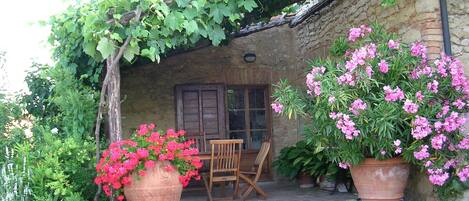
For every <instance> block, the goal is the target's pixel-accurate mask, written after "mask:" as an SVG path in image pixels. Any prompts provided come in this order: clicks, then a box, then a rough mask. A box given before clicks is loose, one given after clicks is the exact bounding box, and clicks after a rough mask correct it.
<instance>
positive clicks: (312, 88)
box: [306, 67, 326, 96]
mask: <svg viewBox="0 0 469 201" xmlns="http://www.w3.org/2000/svg"><path fill="white" fill-rule="evenodd" d="M325 71H326V68H324V67H313V68H312V69H311V72H309V73H308V74H307V75H306V86H307V87H308V94H309V95H313V94H314V95H316V96H319V95H321V81H318V80H316V79H317V78H318V77H319V76H320V75H322V74H324V72H325Z"/></svg>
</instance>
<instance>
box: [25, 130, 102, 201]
mask: <svg viewBox="0 0 469 201" xmlns="http://www.w3.org/2000/svg"><path fill="white" fill-rule="evenodd" d="M36 131H37V132H36V133H38V135H41V136H43V138H42V139H41V140H40V141H36V142H35V145H34V146H35V147H34V148H35V150H34V151H35V152H34V161H35V162H34V164H33V167H34V168H33V171H32V184H33V185H32V190H33V196H34V198H35V200H91V199H92V198H93V197H94V193H93V192H94V191H95V190H96V189H95V186H94V185H93V177H94V176H95V174H94V162H93V161H94V160H95V159H94V158H93V154H94V150H95V147H94V143H93V141H92V139H91V138H86V139H83V140H81V139H77V138H73V137H66V138H62V137H60V135H57V134H52V133H51V132H50V131H49V129H46V128H44V127H39V128H36Z"/></svg>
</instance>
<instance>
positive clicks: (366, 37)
mask: <svg viewBox="0 0 469 201" xmlns="http://www.w3.org/2000/svg"><path fill="white" fill-rule="evenodd" d="M332 47H333V49H332V50H331V52H332V53H333V57H331V58H326V59H316V60H314V61H312V62H311V63H310V67H309V69H308V71H307V74H306V76H305V77H306V82H305V85H306V86H305V87H306V90H298V89H294V88H293V87H291V86H290V85H289V84H288V82H287V81H285V80H284V81H281V82H280V83H279V84H277V85H276V86H275V88H276V89H275V92H274V97H275V100H276V102H275V103H274V104H273V105H272V106H273V109H274V110H277V111H278V112H281V113H283V114H284V115H287V116H291V115H292V114H293V115H297V114H299V115H306V116H308V117H309V118H311V124H312V125H313V127H312V128H313V129H314V132H313V133H317V134H316V135H317V136H315V137H317V138H319V139H320V141H321V142H322V143H323V146H325V147H327V150H326V151H327V155H328V156H329V157H330V158H331V159H332V160H334V161H335V162H337V163H339V165H340V166H341V167H347V166H348V165H350V164H358V163H360V162H361V161H362V160H363V159H364V158H367V157H372V158H376V159H379V160H383V159H388V158H392V157H399V156H403V157H404V159H405V160H407V161H408V162H410V163H412V164H416V165H418V166H420V167H421V168H422V169H424V170H425V171H426V173H427V174H428V177H429V180H430V182H432V183H433V184H434V185H435V186H436V187H437V191H438V193H439V195H440V196H441V197H445V198H447V197H454V196H456V195H457V194H458V192H461V190H462V189H463V186H464V185H467V183H466V184H465V182H467V178H468V176H469V175H468V174H469V164H468V156H469V154H468V151H467V150H468V149H469V136H468V135H467V134H465V133H464V132H463V131H462V130H461V128H462V125H463V124H464V122H465V120H466V119H465V117H464V113H466V112H467V111H468V108H469V102H468V101H469V82H468V80H467V78H466V77H465V76H464V71H463V66H462V63H461V62H460V61H459V60H457V59H456V58H453V57H450V56H446V55H444V54H443V55H442V56H441V58H439V59H436V60H434V61H430V60H429V58H428V56H427V52H426V47H425V46H424V45H423V44H422V43H420V42H415V43H413V44H411V45H407V44H404V43H400V42H399V40H398V39H397V37H396V36H395V35H392V34H388V33H386V32H385V31H383V28H382V27H381V26H379V25H374V26H373V27H368V26H366V25H362V26H360V27H357V28H352V29H350V32H349V34H348V37H347V40H344V38H341V39H339V40H337V41H336V43H335V44H334V45H332ZM310 137H311V136H310Z"/></svg>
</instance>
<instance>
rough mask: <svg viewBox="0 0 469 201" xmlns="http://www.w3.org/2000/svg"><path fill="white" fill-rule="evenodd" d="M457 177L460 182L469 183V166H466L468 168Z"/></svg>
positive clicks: (462, 170)
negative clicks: (468, 180)
mask: <svg viewBox="0 0 469 201" xmlns="http://www.w3.org/2000/svg"><path fill="white" fill-rule="evenodd" d="M457 175H458V177H459V180H460V181H462V182H465V181H467V179H468V178H469V165H466V167H464V168H462V169H461V170H459V171H458V173H457Z"/></svg>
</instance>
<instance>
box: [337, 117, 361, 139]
mask: <svg viewBox="0 0 469 201" xmlns="http://www.w3.org/2000/svg"><path fill="white" fill-rule="evenodd" d="M336 127H337V128H338V129H340V131H342V133H343V134H344V135H345V138H346V139H347V140H352V139H353V138H354V137H357V136H358V135H359V134H360V131H359V130H357V129H356V128H355V123H354V122H353V121H352V120H351V119H350V116H348V115H346V114H342V113H340V112H339V113H337V123H336Z"/></svg>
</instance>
